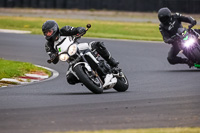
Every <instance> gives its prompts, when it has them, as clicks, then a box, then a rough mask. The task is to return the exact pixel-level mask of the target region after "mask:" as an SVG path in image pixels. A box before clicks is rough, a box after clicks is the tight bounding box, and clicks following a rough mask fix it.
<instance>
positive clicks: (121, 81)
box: [113, 74, 129, 92]
mask: <svg viewBox="0 0 200 133" xmlns="http://www.w3.org/2000/svg"><path fill="white" fill-rule="evenodd" d="M128 87H129V83H128V79H127V78H126V76H125V75H124V74H123V76H121V77H117V83H116V85H115V86H114V87H113V88H114V89H115V90H116V91H118V92H125V91H126V90H128Z"/></svg>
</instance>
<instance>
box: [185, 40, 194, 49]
mask: <svg viewBox="0 0 200 133" xmlns="http://www.w3.org/2000/svg"><path fill="white" fill-rule="evenodd" d="M194 43H195V39H194V38H191V39H189V40H187V41H186V42H185V43H184V47H186V48H189V47H191V46H192V45H194Z"/></svg>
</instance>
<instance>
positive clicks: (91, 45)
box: [89, 42, 105, 50]
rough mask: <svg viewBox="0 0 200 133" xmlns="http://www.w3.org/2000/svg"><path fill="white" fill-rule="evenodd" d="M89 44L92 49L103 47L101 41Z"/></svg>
mask: <svg viewBox="0 0 200 133" xmlns="http://www.w3.org/2000/svg"><path fill="white" fill-rule="evenodd" d="M89 45H90V47H91V48H92V49H97V50H99V49H105V46H104V43H103V42H91V43H90V44H89Z"/></svg>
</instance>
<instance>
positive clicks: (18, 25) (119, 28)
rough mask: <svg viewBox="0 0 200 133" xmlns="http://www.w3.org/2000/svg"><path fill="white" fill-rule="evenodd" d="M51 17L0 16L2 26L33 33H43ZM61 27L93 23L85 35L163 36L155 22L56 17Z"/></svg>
mask: <svg viewBox="0 0 200 133" xmlns="http://www.w3.org/2000/svg"><path fill="white" fill-rule="evenodd" d="M49 19H51V18H40V17H30V18H29V17H15V16H12V17H10V16H0V28H2V29H16V30H28V31H31V32H32V34H42V31H41V27H42V24H43V23H44V22H45V21H46V20H49ZM54 20H55V21H57V22H58V24H59V26H60V27H63V26H65V25H71V26H73V27H78V26H82V27H85V26H86V24H88V23H90V24H92V28H91V29H90V30H89V32H87V34H86V35H85V36H86V37H99V38H113V39H130V40H151V41H161V40H162V37H161V35H160V33H159V30H158V24H155V23H133V22H114V21H100V20H78V19H60V18H54Z"/></svg>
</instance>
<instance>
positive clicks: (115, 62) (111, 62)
mask: <svg viewBox="0 0 200 133" xmlns="http://www.w3.org/2000/svg"><path fill="white" fill-rule="evenodd" d="M106 61H107V62H108V64H109V65H110V66H111V67H117V66H118V64H119V62H118V61H116V60H115V59H114V58H113V57H111V56H110V58H108V59H107V60H106Z"/></svg>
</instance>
